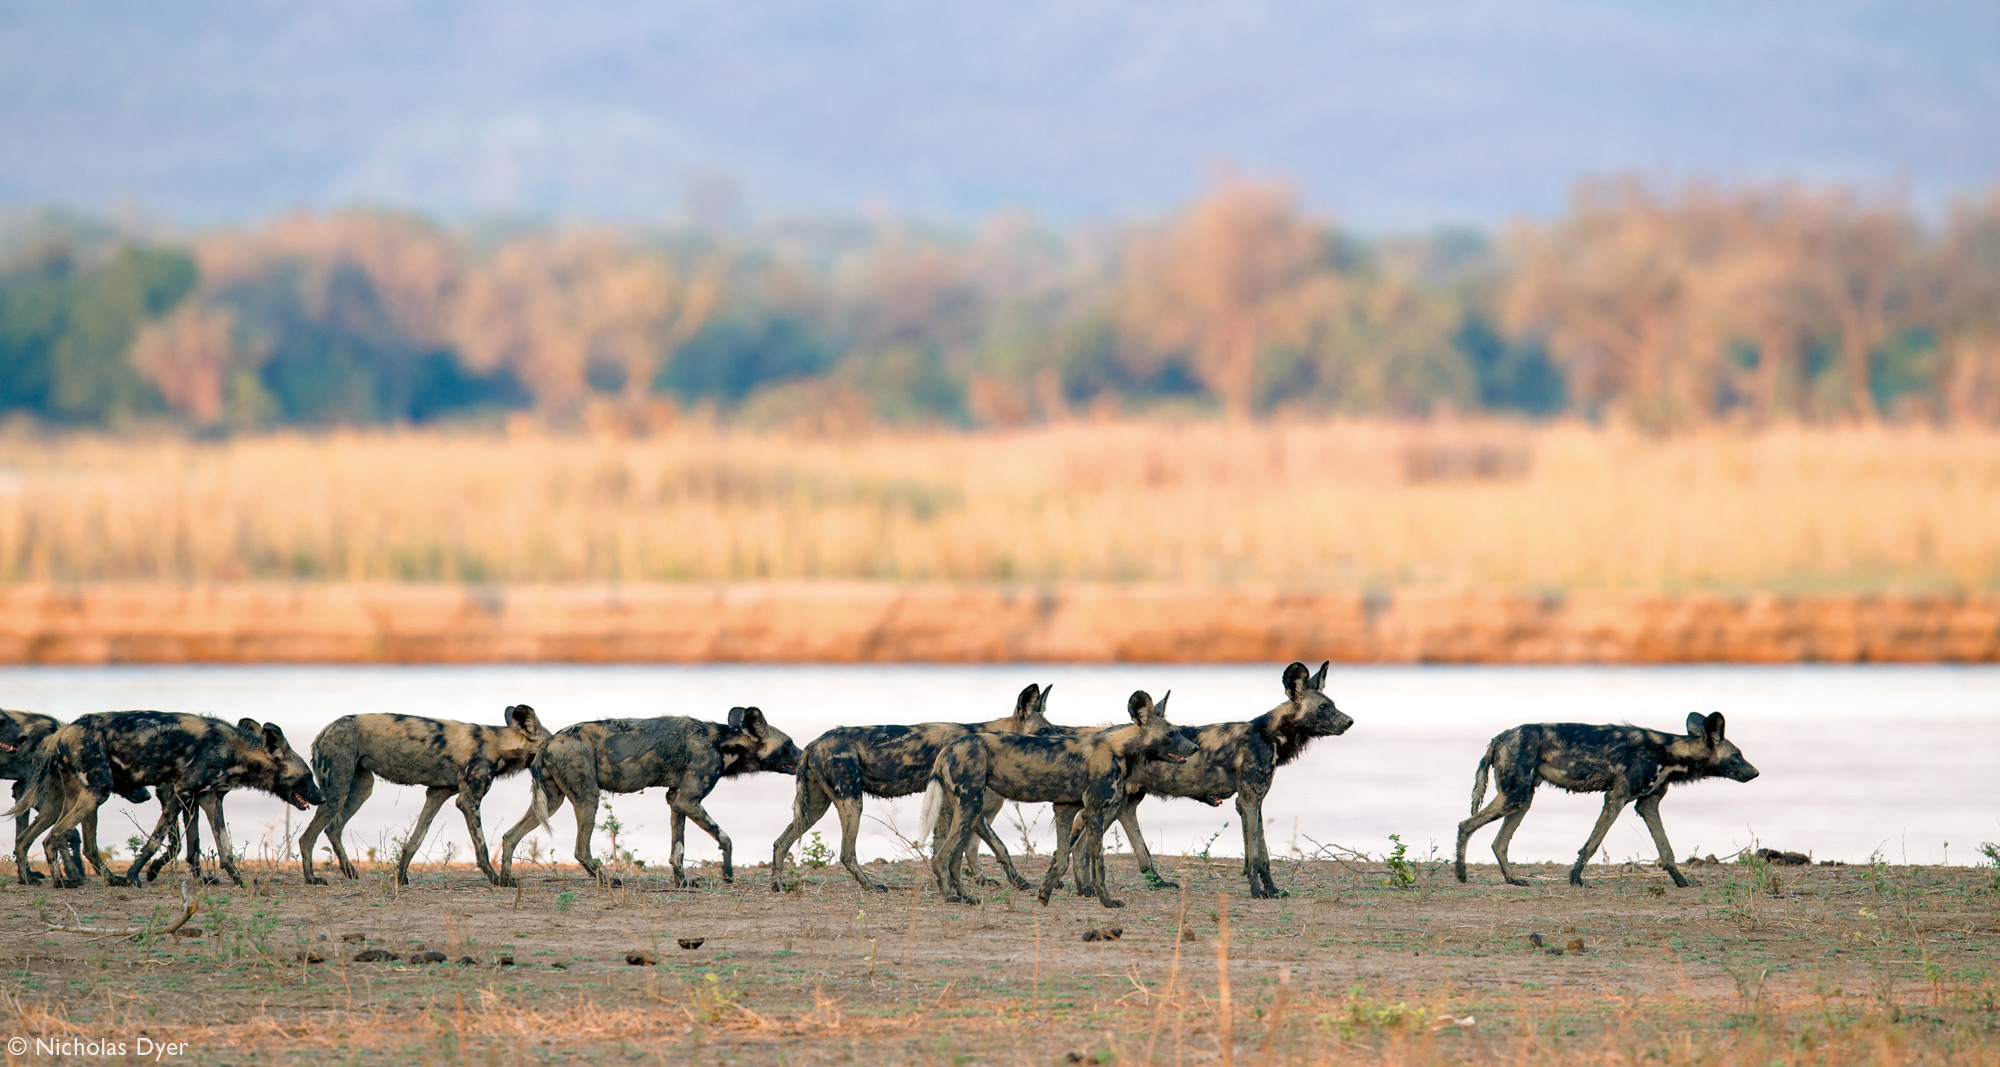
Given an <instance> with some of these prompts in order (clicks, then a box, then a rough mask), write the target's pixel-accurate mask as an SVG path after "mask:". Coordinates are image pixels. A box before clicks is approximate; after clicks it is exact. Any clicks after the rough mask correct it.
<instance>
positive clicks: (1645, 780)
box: [1454, 711, 1757, 888]
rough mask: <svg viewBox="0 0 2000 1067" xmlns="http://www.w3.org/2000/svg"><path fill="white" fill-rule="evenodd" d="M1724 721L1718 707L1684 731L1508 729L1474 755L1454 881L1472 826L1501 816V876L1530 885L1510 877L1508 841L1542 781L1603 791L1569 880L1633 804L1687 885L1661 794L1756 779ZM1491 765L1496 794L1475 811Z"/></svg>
mask: <svg viewBox="0 0 2000 1067" xmlns="http://www.w3.org/2000/svg"><path fill="white" fill-rule="evenodd" d="M1723 725H1724V724H1723V721H1722V713H1721V712H1719V711H1718V712H1716V713H1714V714H1713V715H1709V716H1706V717H1704V716H1702V715H1700V714H1693V715H1689V716H1688V718H1687V733H1685V734H1670V733H1666V732H1664V731H1661V730H1645V729H1641V728H1639V727H1637V726H1588V725H1584V724H1582V723H1539V724H1535V723H1531V724H1528V725H1526V726H1516V727H1514V728H1513V729H1511V730H1508V731H1507V732H1506V733H1503V734H1501V735H1500V736H1498V737H1496V738H1494V739H1493V741H1492V743H1491V744H1488V745H1487V746H1486V755H1484V756H1482V757H1480V760H1479V771H1478V773H1477V774H1475V775H1474V776H1473V779H1472V817H1471V818H1469V819H1467V820H1465V821H1464V822H1462V823H1459V824H1458V862H1457V866H1456V867H1455V868H1454V873H1456V874H1457V875H1458V880H1459V881H1461V882H1463V881H1465V845H1466V842H1467V841H1469V840H1471V838H1472V834H1473V831H1475V830H1477V829H1479V828H1480V827H1482V826H1485V825H1486V824H1487V823H1490V822H1492V821H1493V820H1495V819H1505V820H1506V821H1505V822H1503V823H1501V824H1500V832H1499V833H1498V834H1496V835H1494V838H1493V858H1494V859H1496V860H1498V861H1500V877H1502V878H1505V879H1506V880H1507V881H1508V883H1509V884H1512V885H1527V884H1529V883H1528V880H1527V879H1525V878H1516V877H1515V876H1514V872H1513V870H1512V869H1510V868H1509V867H1508V866H1507V843H1508V842H1509V841H1512V840H1513V839H1514V831H1515V830H1516V829H1517V828H1519V827H1520V825H1521V819H1522V817H1523V816H1525V815H1527V814H1528V805H1529V804H1530V803H1531V802H1532V801H1533V800H1534V799H1535V787H1536V786H1537V785H1539V784H1541V783H1542V782H1548V783H1549V784H1551V785H1554V786H1556V787H1557V788H1559V789H1567V790H1569V791H1570V792H1572V793H1603V794H1604V811H1603V812H1602V813H1600V814H1599V815H1598V816H1597V825H1596V826H1595V827H1594V828H1592V830H1591V831H1590V840H1588V841H1586V842H1584V844H1583V850H1582V851H1580V852H1578V853H1577V854H1576V866H1574V867H1571V868H1570V869H1569V881H1570V884H1571V885H1582V884H1583V865H1584V864H1585V863H1587V862H1589V860H1590V857H1591V856H1593V855H1595V854H1596V853H1597V846H1599V845H1601V844H1603V843H1604V835H1605V834H1606V833H1607V832H1609V831H1610V829H1611V823H1612V822H1613V821H1614V820H1616V819H1617V818H1618V813H1619V812H1621V811H1623V810H1625V805H1627V804H1634V805H1635V807H1636V808H1637V809H1638V812H1639V817H1640V818H1642V819H1645V820H1646V829H1647V830H1650V831H1651V832H1652V834H1653V844H1654V846H1655V847H1657V848H1658V849H1659V850H1660V866H1662V867H1664V868H1666V870H1667V873H1668V874H1669V875H1672V876H1673V879H1674V884H1675V885H1677V886H1681V887H1683V888H1685V887H1686V886H1687V884H1688V880H1687V879H1686V878H1685V877H1683V876H1682V875H1681V869H1680V868H1679V867H1677V866H1675V865H1674V849H1673V846H1672V845H1670V844H1668V843H1667V829H1666V827H1665V826H1663V825H1661V823H1660V798H1662V797H1664V796H1666V795H1667V787H1668V786H1670V785H1673V784H1674V783H1676V782H1696V781H1700V780H1701V779H1703V778H1728V779H1730V780H1731V781H1736V782H1747V781H1749V780H1751V779H1752V778H1755V777H1757V768H1755V767H1752V766H1751V765H1750V763H1749V761H1748V760H1745V759H1744V758H1743V752H1742V750H1741V749H1739V748H1737V747H1736V745H1735V744H1733V743H1732V742H1730V741H1729V739H1728V738H1726V737H1724V736H1723V732H1722V731H1723ZM1489 769H1491V771H1492V774H1493V785H1494V790H1495V795H1494V797H1493V801H1492V803H1490V804H1487V805H1486V808H1485V810H1481V809H1480V807H1479V804H1480V801H1482V800H1484V799H1485V798H1486V778H1487V772H1488V770H1489Z"/></svg>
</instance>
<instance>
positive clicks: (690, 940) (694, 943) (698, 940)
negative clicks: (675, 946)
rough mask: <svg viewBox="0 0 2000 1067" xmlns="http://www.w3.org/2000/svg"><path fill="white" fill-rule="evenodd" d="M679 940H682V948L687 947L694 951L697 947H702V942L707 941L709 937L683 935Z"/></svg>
mask: <svg viewBox="0 0 2000 1067" xmlns="http://www.w3.org/2000/svg"><path fill="white" fill-rule="evenodd" d="M679 940H680V946H681V947H682V948H684V949H687V950H688V951H689V952H693V951H694V950H695V949H698V948H700V947H701V946H702V943H703V942H705V941H707V940H708V939H707V938H705V937H683V938H680V939H679Z"/></svg>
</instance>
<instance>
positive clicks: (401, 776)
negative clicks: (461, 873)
mask: <svg viewBox="0 0 2000 1067" xmlns="http://www.w3.org/2000/svg"><path fill="white" fill-rule="evenodd" d="M548 737H549V732H548V731H547V730H546V729H543V727H542V723H541V720H539V719H537V718H536V717H535V709H533V708H531V707H529V706H528V705H526V704H515V705H513V706H512V707H509V708H508V709H507V725H505V726H486V725H484V724H479V723H469V722H458V721H456V720H453V719H426V718H423V717H422V716H418V715H385V714H374V715H343V716H341V717H340V718H338V719H335V720H333V721H332V722H330V723H328V724H327V727H326V729H324V730H321V731H320V732H319V736H318V737H315V738H313V745H312V749H313V769H314V770H315V771H317V772H319V780H320V789H321V790H322V791H323V792H325V794H326V801H325V802H324V803H322V804H321V805H320V808H319V810H318V811H316V812H314V813H313V817H312V821H311V822H308V823H306V829H305V833H303V834H301V835H300V836H299V866H300V867H301V868H302V869H303V870H304V872H305V878H306V881H307V882H308V883H310V884H313V885H325V884H326V882H325V880H324V879H322V878H320V877H318V876H317V875H315V874H313V860H312V849H313V842H314V841H316V840H318V838H319V834H320V831H321V830H325V831H326V839H327V843H328V844H329V845H332V846H333V857H334V859H335V860H337V861H339V863H340V873H342V874H344V875H346V876H348V877H349V878H359V877H361V872H359V871H357V870H355V869H354V864H353V863H352V862H351V861H349V860H348V858H347V848H346V846H345V845H344V844H342V843H341V831H342V830H344V829H346V827H347V820H349V819H352V818H354V813H355V812H357V811H360V810H361V805H362V804H363V803H364V802H365V801H367V799H368V794H369V793H371V792H373V791H374V789H375V779H376V777H377V776H380V777H382V778H384V779H387V780H388V781H390V782H394V783H395V784H397V785H420V786H424V787H425V792H424V808H423V811H422V812H420V813H419V814H418V815H417V825H416V826H415V828H413V829H412V830H411V831H410V836H408V837H406V838H404V839H403V847H402V849H401V853H402V854H401V855H400V856H399V857H397V860H396V884H397V885H408V884H410V860H412V859H413V858H415V856H416V852H417V849H418V847H419V846H421V845H422V844H423V843H424V837H425V836H426V835H427V834H429V833H430V829H431V820H432V819H435V818H437V813H438V809H439V808H442V807H444V802H445V801H446V800H449V799H451V798H452V797H453V796H454V795H456V796H457V797H458V810H459V811H460V812H462V813H464V815H465V828H466V829H467V830H468V831H470V832H471V834H472V858H473V859H475V860H477V861H478V862H479V869H480V871H481V872H483V873H484V874H485V875H486V878H487V880H488V881H490V882H492V883H493V884H494V885H506V884H508V883H506V882H503V881H502V880H501V878H500V873H499V872H498V871H495V870H494V869H493V861H492V859H491V858H490V857H489V856H488V855H487V849H486V831H485V829H484V827H482V826H481V824H480V821H479V802H480V801H482V800H484V799H486V791H487V790H489V789H491V788H493V783H494V781H495V780H496V779H500V778H505V777H507V776H508V775H510V774H519V773H520V772H522V771H524V770H527V769H528V763H529V761H531V760H533V759H534V758H535V753H536V752H537V751H539V749H540V747H541V743H542V742H543V741H546V740H548Z"/></svg>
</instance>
